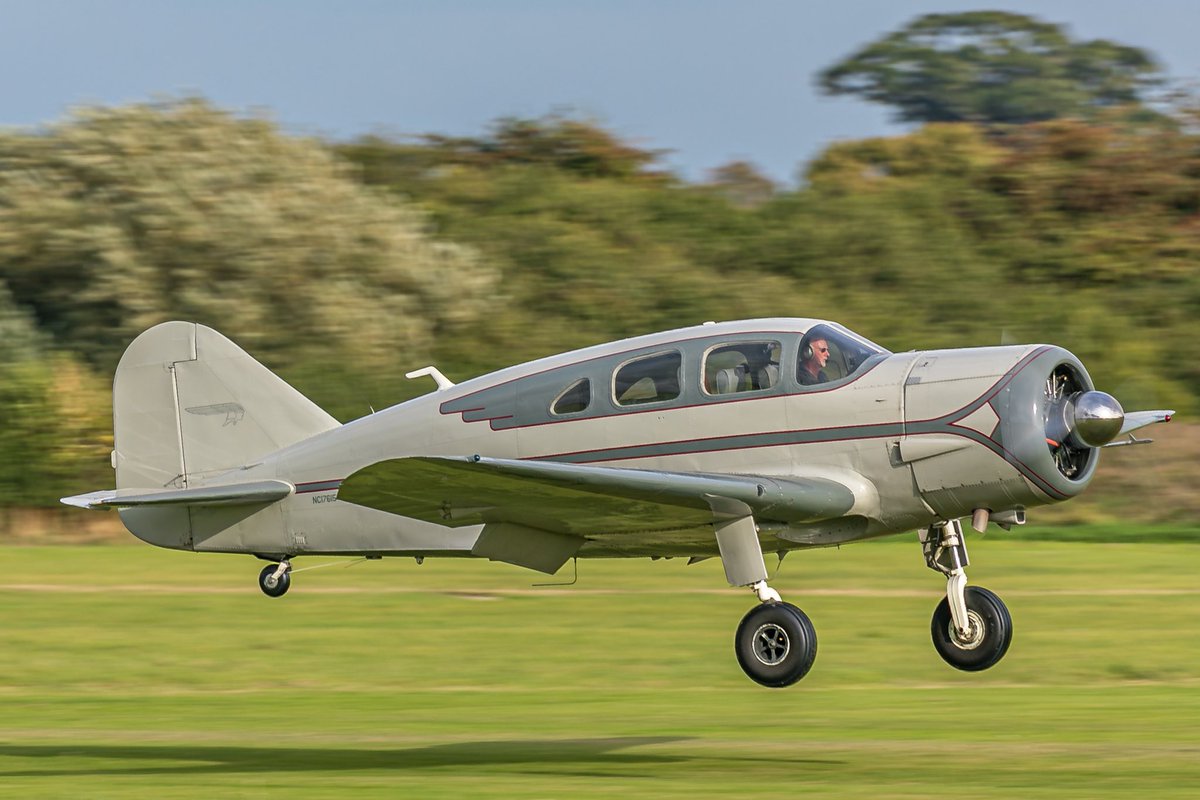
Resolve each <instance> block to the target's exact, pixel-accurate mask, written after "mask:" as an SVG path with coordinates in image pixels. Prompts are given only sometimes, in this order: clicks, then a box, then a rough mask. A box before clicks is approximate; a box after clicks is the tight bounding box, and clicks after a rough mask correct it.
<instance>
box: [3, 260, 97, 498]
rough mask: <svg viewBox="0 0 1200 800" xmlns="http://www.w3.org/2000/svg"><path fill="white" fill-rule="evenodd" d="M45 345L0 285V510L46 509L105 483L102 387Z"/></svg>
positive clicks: (28, 317)
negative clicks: (69, 493)
mask: <svg viewBox="0 0 1200 800" xmlns="http://www.w3.org/2000/svg"><path fill="white" fill-rule="evenodd" d="M47 346H48V342H47V339H46V337H45V336H44V335H42V334H41V333H40V332H39V331H38V330H37V329H36V327H35V325H34V322H33V319H32V317H31V315H30V314H28V313H27V312H25V311H24V310H23V309H21V308H19V307H18V306H17V305H16V304H14V303H13V302H12V298H11V296H10V295H9V293H8V290H7V288H6V287H5V286H4V285H3V284H2V283H0V409H3V413H4V424H3V425H0V506H30V505H50V504H53V503H55V502H56V501H57V500H58V498H59V497H61V496H62V495H63V494H65V493H66V491H67V490H71V489H72V487H80V486H83V487H86V486H97V487H98V486H103V485H107V484H108V483H109V482H111V480H112V473H111V471H110V470H109V468H108V467H109V464H108V452H109V450H110V449H111V448H112V433H111V420H112V414H111V410H110V409H111V406H110V404H109V387H108V382H107V381H106V380H101V379H99V378H97V377H96V376H95V374H94V373H92V372H91V371H89V370H88V369H87V368H86V367H84V366H83V365H82V364H80V363H79V362H78V361H77V360H76V359H74V358H73V357H71V356H70V355H69V354H66V353H61V352H60V353H55V352H51V351H50V350H48V349H47Z"/></svg>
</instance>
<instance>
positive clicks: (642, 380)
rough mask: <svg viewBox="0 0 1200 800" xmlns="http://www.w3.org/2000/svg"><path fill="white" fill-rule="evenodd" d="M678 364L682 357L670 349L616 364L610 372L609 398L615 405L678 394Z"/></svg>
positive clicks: (658, 399) (635, 403) (647, 401)
mask: <svg viewBox="0 0 1200 800" xmlns="http://www.w3.org/2000/svg"><path fill="white" fill-rule="evenodd" d="M682 363H683V357H682V356H680V354H679V353H678V352H675V351H672V352H669V353H655V354H654V355H652V356H645V357H643V358H635V359H634V360H633V361H627V362H625V363H624V364H622V365H621V366H619V367H617V371H616V373H614V374H613V398H614V399H615V400H616V401H617V405H620V406H636V405H641V404H643V403H659V402H662V401H664V400H674V399H675V398H676V397H679V370H680V365H681V364H682Z"/></svg>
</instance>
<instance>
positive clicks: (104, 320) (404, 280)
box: [0, 99, 495, 371]
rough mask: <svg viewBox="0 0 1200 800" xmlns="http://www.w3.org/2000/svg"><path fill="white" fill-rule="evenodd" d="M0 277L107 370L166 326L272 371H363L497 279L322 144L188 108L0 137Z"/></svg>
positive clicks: (159, 108) (97, 117) (114, 111)
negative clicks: (219, 337)
mask: <svg viewBox="0 0 1200 800" xmlns="http://www.w3.org/2000/svg"><path fill="white" fill-rule="evenodd" d="M0 278H3V279H4V280H5V281H6V282H7V284H8V286H9V288H10V289H11V291H12V293H13V295H14V296H15V298H16V299H17V300H18V301H19V302H21V303H22V304H25V305H27V306H28V307H29V308H31V309H32V310H33V312H34V313H35V315H36V318H37V320H38V322H39V324H40V325H41V326H42V327H43V329H44V330H46V331H48V332H50V333H51V334H52V335H53V336H54V337H55V339H56V340H57V341H58V342H59V343H61V344H63V345H66V346H68V347H70V348H72V349H73V350H76V351H78V352H80V353H83V354H85V355H86V356H87V357H88V358H90V359H96V360H98V363H101V364H103V365H104V368H105V371H107V370H108V369H110V368H111V367H112V366H113V364H114V363H115V360H116V357H117V356H118V355H119V353H120V352H121V350H122V349H123V347H124V346H125V344H127V343H128V341H129V340H130V339H131V338H132V337H133V336H134V335H136V334H137V333H138V332H140V331H142V330H144V329H145V328H147V327H149V326H151V325H153V324H155V323H158V322H161V321H163V320H165V319H171V318H179V317H182V318H186V319H193V320H196V321H200V322H204V323H207V324H209V325H212V326H214V327H217V328H219V329H221V330H222V331H223V332H225V333H227V334H228V335H230V336H232V337H234V338H236V339H238V340H239V341H240V342H241V343H242V344H243V345H244V346H247V347H248V348H249V349H251V350H254V351H255V352H256V353H257V354H259V356H260V357H264V358H266V359H267V360H270V361H273V363H274V364H275V365H277V366H278V365H280V364H288V363H296V362H297V361H300V360H303V359H306V358H310V357H317V358H320V359H324V360H333V359H341V358H344V354H346V353H353V358H354V359H355V360H356V362H357V363H359V364H362V365H364V366H367V365H370V364H376V365H377V364H380V363H384V362H386V361H390V360H391V358H392V357H393V355H394V353H395V352H396V351H398V350H404V351H418V352H419V351H422V350H427V349H428V347H429V346H430V344H431V340H432V337H433V336H434V335H435V334H436V333H437V332H438V331H440V330H442V329H444V328H445V327H446V326H453V325H455V324H458V323H462V322H466V321H470V320H473V319H474V318H476V316H477V315H478V313H479V312H480V311H481V310H482V308H483V307H484V304H485V303H486V301H487V300H488V298H489V295H490V292H491V289H492V287H493V285H494V282H495V275H494V273H493V272H492V271H491V270H490V269H488V268H485V267H483V266H482V265H481V263H480V262H479V259H478V257H477V255H476V254H475V253H474V252H473V251H471V250H469V249H467V248H464V247H461V246H459V245H455V244H448V243H442V242H438V241H435V240H433V239H432V238H431V237H430V235H429V231H428V225H427V223H426V220H425V218H424V217H423V216H422V215H421V214H420V213H419V212H417V211H416V210H414V209H412V208H411V207H409V206H408V205H406V204H403V203H401V202H400V201H399V200H398V199H396V198H394V197H386V196H384V195H383V194H381V193H377V192H374V191H372V190H369V189H365V188H364V187H363V186H361V184H359V183H357V182H356V181H355V180H354V179H353V176H352V175H351V173H350V171H349V170H348V169H347V168H346V167H345V166H344V165H342V164H341V162H339V161H338V160H336V159H335V158H334V157H333V156H331V155H330V153H329V152H328V151H327V149H326V148H324V147H323V146H321V145H320V144H319V143H317V142H313V141H309V140H304V139H298V138H293V137H288V136H284V135H282V134H280V133H279V132H278V130H277V129H276V128H275V126H274V125H273V124H271V123H269V122H267V121H265V120H261V119H238V118H235V117H233V116H231V115H229V114H227V113H225V112H223V111H220V110H217V109H215V108H213V107H212V106H210V105H209V104H207V103H206V102H204V101H202V100H198V99H185V100H178V101H167V102H163V103H158V104H151V105H136V106H130V107H125V108H110V109H105V108H93V109H87V110H84V111H80V112H78V113H76V114H75V115H74V116H73V117H71V118H70V119H68V120H67V121H66V122H63V123H60V124H57V125H54V126H52V127H50V128H48V129H46V130H44V131H42V132H39V133H20V132H9V133H4V134H0ZM280 320H287V324H286V325H283V324H280ZM299 331H303V333H304V335H303V336H297V332H299ZM301 342H303V343H305V345H304V346H301V345H300V343H301Z"/></svg>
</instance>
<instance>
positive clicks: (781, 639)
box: [733, 603, 817, 689]
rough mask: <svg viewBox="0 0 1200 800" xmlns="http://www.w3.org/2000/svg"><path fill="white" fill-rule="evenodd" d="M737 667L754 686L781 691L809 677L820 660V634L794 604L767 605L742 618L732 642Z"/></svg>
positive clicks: (752, 610) (751, 611)
mask: <svg viewBox="0 0 1200 800" xmlns="http://www.w3.org/2000/svg"><path fill="white" fill-rule="evenodd" d="M733 644H734V651H735V652H736V653H737V660H738V664H740V665H741V666H742V671H743V672H745V673H746V675H747V676H749V678H750V680H752V681H754V682H755V683H759V684H762V685H763V686H769V687H771V688H773V689H781V688H783V687H784V686H791V685H792V684H793V683H795V682H796V681H798V680H800V679H801V678H803V677H804V676H805V674H807V673H808V670H809V669H810V668H811V667H812V665H813V660H814V659H815V658H816V657H817V632H816V631H815V630H814V629H813V624H812V622H811V621H810V620H809V618H808V616H807V615H805V613H804V612H803V611H801V610H800V609H798V608H796V607H795V606H794V605H792V604H791V603H764V604H763V605H761V606H758V607H757V608H753V609H751V610H750V613H748V614H747V615H746V616H744V617H742V622H741V624H740V625H738V629H737V634H736V636H734V640H733Z"/></svg>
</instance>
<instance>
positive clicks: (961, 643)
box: [950, 609, 986, 650]
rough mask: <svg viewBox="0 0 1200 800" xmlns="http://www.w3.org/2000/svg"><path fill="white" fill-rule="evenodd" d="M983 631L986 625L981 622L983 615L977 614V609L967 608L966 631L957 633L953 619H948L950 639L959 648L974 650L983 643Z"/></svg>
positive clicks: (984, 631)
mask: <svg viewBox="0 0 1200 800" xmlns="http://www.w3.org/2000/svg"><path fill="white" fill-rule="evenodd" d="M984 633H986V626H985V625H984V624H983V617H981V616H979V613H978V612H977V611H972V610H970V609H968V610H967V632H966V633H959V632H958V629H957V628H955V627H954V621H953V620H951V621H950V641H951V642H953V643H954V646H955V647H957V648H959V649H960V650H974V649H975V648H976V647H979V645H981V644H983V636H984Z"/></svg>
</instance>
